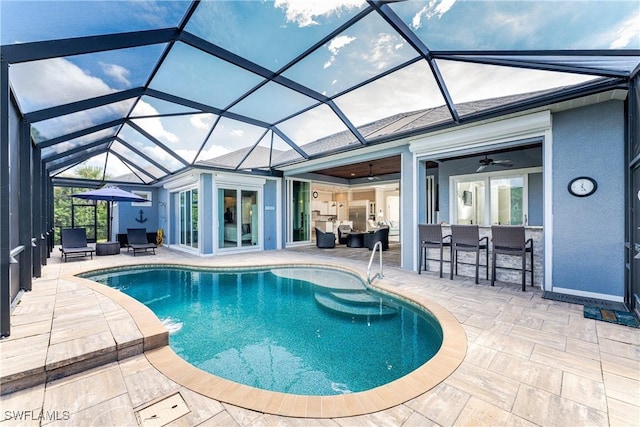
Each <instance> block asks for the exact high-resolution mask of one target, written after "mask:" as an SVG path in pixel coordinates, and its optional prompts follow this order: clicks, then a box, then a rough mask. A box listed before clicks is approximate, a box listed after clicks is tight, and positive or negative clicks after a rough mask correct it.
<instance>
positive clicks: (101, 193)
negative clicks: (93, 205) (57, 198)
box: [72, 187, 148, 202]
mask: <svg viewBox="0 0 640 427" xmlns="http://www.w3.org/2000/svg"><path fill="white" fill-rule="evenodd" d="M72 196H73V197H77V198H79V199H84V200H106V201H108V202H147V201H148V200H147V199H145V198H144V197H140V196H138V195H136V194H133V193H129V192H128V191H124V190H121V189H120V188H118V187H103V188H99V189H97V190H91V191H85V192H84V193H78V194H72Z"/></svg>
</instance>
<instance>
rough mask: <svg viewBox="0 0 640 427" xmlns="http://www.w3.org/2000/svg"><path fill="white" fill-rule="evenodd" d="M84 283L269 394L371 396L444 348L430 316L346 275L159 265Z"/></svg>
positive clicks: (227, 374) (189, 351)
mask: <svg viewBox="0 0 640 427" xmlns="http://www.w3.org/2000/svg"><path fill="white" fill-rule="evenodd" d="M84 277H87V278H90V279H91V280H94V281H97V282H100V283H104V284H106V285H109V286H111V287H114V288H116V289H119V290H121V291H122V292H124V293H126V294H128V295H130V296H132V297H134V298H136V299H137V300H139V301H141V302H143V303H145V305H147V306H148V307H149V308H151V309H152V310H153V311H154V313H155V314H156V315H157V316H158V317H159V318H160V319H161V320H162V321H163V322H164V323H165V325H166V326H167V328H168V329H169V330H170V332H171V336H170V344H171V347H172V348H173V349H174V351H175V352H176V353H177V354H178V355H180V356H181V357H182V358H183V359H185V360H187V361H188V362H189V363H191V364H193V365H194V366H196V367H198V368H200V369H203V370H205V371H207V372H210V373H212V374H215V375H217V376H220V377H223V378H227V379H229V380H232V381H234V382H238V383H241V384H246V385H250V386H253V387H257V388H260V389H264V390H271V391H278V392H284V393H292V394H301V395H319V396H327V395H336V394H343V393H350V392H357V391H363V390H369V389H372V388H374V387H378V386H380V385H382V384H386V383H389V382H391V381H394V380H395V379H398V378H400V377H402V376H404V375H406V374H407V373H409V372H411V371H413V370H415V369H416V368H418V367H419V366H421V365H423V364H424V363H425V362H426V361H427V360H429V359H430V358H431V357H432V356H433V355H435V354H436V353H437V352H438V350H439V348H440V345H441V343H442V329H441V328H440V325H439V323H438V321H437V320H435V318H434V317H433V316H431V315H430V314H428V313H426V312H425V311H422V310H419V309H417V308H416V307H414V306H412V305H411V304H408V303H406V302H403V301H401V300H398V299H391V298H389V297H387V296H384V295H382V294H377V293H372V292H366V291H365V286H364V284H363V282H362V281H361V280H360V279H359V278H357V277H356V276H354V275H352V274H349V273H345V272H342V271H336V270H331V269H321V268H314V269H308V268H306V269H300V268H269V269H262V270H250V271H245V272H235V271H219V270H216V271H212V270H205V269H196V268H177V267H153V268H133V269H124V270H114V271H109V272H100V273H98V274H91V275H85V276H84ZM311 281H312V282H315V284H313V283H309V282H311Z"/></svg>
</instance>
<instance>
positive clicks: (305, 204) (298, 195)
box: [287, 180, 311, 242]
mask: <svg viewBox="0 0 640 427" xmlns="http://www.w3.org/2000/svg"><path fill="white" fill-rule="evenodd" d="M287 193H288V194H287V195H288V197H287V199H288V200H289V206H288V212H289V219H288V232H287V240H288V241H289V242H307V241H310V240H311V183H310V182H307V181H294V180H290V181H288V182H287Z"/></svg>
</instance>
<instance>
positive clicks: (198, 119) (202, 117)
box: [189, 114, 215, 130]
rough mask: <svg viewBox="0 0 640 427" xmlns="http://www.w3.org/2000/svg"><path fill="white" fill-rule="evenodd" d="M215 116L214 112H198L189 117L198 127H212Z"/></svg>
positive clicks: (192, 123)
mask: <svg viewBox="0 0 640 427" xmlns="http://www.w3.org/2000/svg"><path fill="white" fill-rule="evenodd" d="M214 120H215V116H214V115H213V114H196V115H194V116H191V118H189V122H190V123H191V125H193V127H195V128H197V129H205V130H209V129H211V126H213V121H214Z"/></svg>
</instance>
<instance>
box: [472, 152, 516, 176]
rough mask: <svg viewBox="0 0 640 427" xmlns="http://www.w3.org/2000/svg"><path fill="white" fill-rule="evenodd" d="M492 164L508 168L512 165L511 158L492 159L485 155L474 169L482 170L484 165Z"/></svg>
mask: <svg viewBox="0 0 640 427" xmlns="http://www.w3.org/2000/svg"><path fill="white" fill-rule="evenodd" d="M493 165H495V166H502V167H505V168H510V167H511V166H513V162H512V161H511V160H493V159H490V158H488V156H487V155H485V156H484V159H480V166H479V167H478V169H476V172H482V171H483V170H484V169H485V168H486V167H488V166H493Z"/></svg>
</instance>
